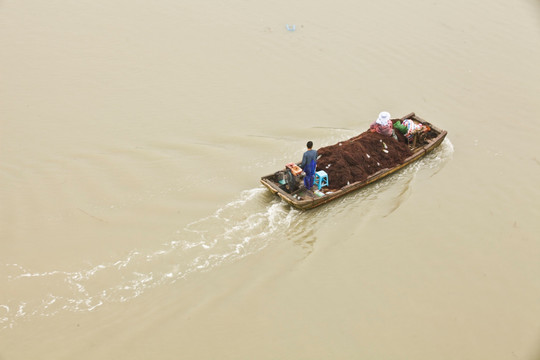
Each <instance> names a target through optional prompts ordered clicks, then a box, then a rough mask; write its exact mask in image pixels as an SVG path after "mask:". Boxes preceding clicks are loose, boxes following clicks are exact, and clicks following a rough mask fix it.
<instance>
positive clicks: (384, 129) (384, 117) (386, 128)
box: [369, 111, 397, 140]
mask: <svg viewBox="0 0 540 360" xmlns="http://www.w3.org/2000/svg"><path fill="white" fill-rule="evenodd" d="M369 129H370V130H371V131H372V132H378V133H379V134H382V135H386V136H392V137H393V138H394V139H396V140H397V135H396V134H395V133H394V127H393V126H392V121H391V120H390V113H388V112H386V111H383V112H381V113H380V114H379V117H378V118H377V120H375V122H373V123H372V124H371V125H370V126H369Z"/></svg>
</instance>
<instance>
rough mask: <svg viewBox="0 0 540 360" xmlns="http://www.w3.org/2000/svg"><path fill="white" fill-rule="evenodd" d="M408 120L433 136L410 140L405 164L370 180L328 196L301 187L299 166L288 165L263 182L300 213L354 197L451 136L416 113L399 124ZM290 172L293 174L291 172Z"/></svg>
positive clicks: (346, 187) (423, 133)
mask: <svg viewBox="0 0 540 360" xmlns="http://www.w3.org/2000/svg"><path fill="white" fill-rule="evenodd" d="M405 119H411V120H413V121H414V122H415V123H419V124H422V125H423V126H424V129H429V132H426V131H423V132H418V133H416V134H414V135H413V136H412V137H411V138H410V139H408V146H409V148H410V149H411V152H412V154H411V155H410V156H408V157H407V158H406V159H405V160H404V161H402V162H400V163H399V164H398V165H396V166H394V167H392V168H384V169H380V170H378V171H376V172H375V173H373V174H371V175H369V176H368V177H367V179H365V180H363V181H356V182H353V183H350V184H347V185H345V186H344V187H342V188H340V189H334V190H332V191H327V192H322V191H318V190H315V191H312V190H308V189H306V188H305V187H304V186H303V185H299V186H298V184H299V183H300V178H299V177H298V176H295V175H293V174H292V173H294V172H295V171H297V170H298V169H297V168H296V165H299V164H288V165H287V167H285V169H284V170H283V169H282V170H279V171H277V172H275V173H273V174H269V175H266V176H263V177H261V180H260V181H261V183H262V184H263V185H264V186H265V187H266V188H268V190H270V191H271V192H272V193H273V194H276V195H277V196H279V197H280V198H281V199H283V200H284V201H286V202H287V203H289V204H290V205H292V206H294V207H295V208H297V209H300V210H308V209H312V208H315V207H318V206H321V205H324V204H327V203H329V202H331V201H333V200H336V199H338V198H340V197H342V196H345V195H347V194H350V193H351V192H354V191H357V190H359V189H361V188H363V187H364V186H366V185H368V184H371V183H373V182H375V181H377V180H380V179H382V178H384V177H385V176H388V175H390V174H392V173H394V172H396V171H398V170H400V169H402V168H403V167H405V166H407V165H409V164H411V163H413V162H415V161H417V160H418V159H420V158H422V157H424V156H425V155H426V154H428V153H429V152H431V151H433V150H434V149H435V148H437V147H438V146H439V145H440V144H441V143H442V141H443V140H444V138H445V137H446V134H447V132H446V131H445V130H442V129H439V128H438V127H436V126H434V125H432V124H431V123H429V122H427V121H425V120H423V119H421V118H420V117H418V116H417V115H416V114H415V113H410V114H408V115H406V116H404V117H402V118H400V119H399V120H401V121H403V120H405ZM394 121H395V120H394ZM288 169H289V170H290V171H287V170H288ZM329 180H330V182H332V179H329ZM290 182H292V183H296V184H297V186H293V187H291V186H290V185H291V184H290Z"/></svg>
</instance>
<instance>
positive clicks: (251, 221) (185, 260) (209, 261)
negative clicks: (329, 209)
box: [0, 188, 300, 329]
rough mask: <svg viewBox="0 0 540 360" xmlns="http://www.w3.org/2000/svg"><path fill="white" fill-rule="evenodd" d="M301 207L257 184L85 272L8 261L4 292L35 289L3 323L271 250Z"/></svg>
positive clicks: (132, 293)
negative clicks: (144, 246)
mask: <svg viewBox="0 0 540 360" xmlns="http://www.w3.org/2000/svg"><path fill="white" fill-rule="evenodd" d="M262 204H263V205H262ZM299 214H300V213H299V212H298V211H297V210H294V209H292V208H290V207H289V206H287V205H286V204H284V203H282V202H280V201H279V200H278V199H276V198H274V197H271V198H270V197H269V196H268V194H267V192H266V191H265V190H264V189H263V188H255V189H251V190H247V191H244V192H243V193H242V194H241V196H240V197H239V199H237V200H235V201H233V202H231V203H229V204H227V205H225V206H224V207H222V208H220V209H219V210H217V211H216V212H215V213H214V214H213V215H211V216H208V217H205V218H202V219H199V220H197V221H195V222H192V223H190V224H188V225H187V226H186V227H184V228H183V229H179V230H177V231H176V234H174V235H173V236H172V238H173V240H171V241H169V242H168V243H165V244H163V245H162V246H161V247H160V248H158V249H155V250H153V251H148V252H143V251H138V250H133V251H131V252H130V253H129V254H128V255H127V256H125V257H124V258H122V259H118V260H117V261H114V262H109V263H103V264H99V265H94V266H90V267H88V268H85V269H82V270H78V271H62V270H52V271H48V272H33V271H32V270H31V269H27V268H25V267H23V266H21V265H18V264H4V265H3V266H0V274H1V278H0V285H1V287H2V288H3V289H6V290H7V291H4V294H3V295H2V297H3V296H9V294H11V296H12V297H15V296H18V295H16V294H17V293H16V292H15V290H14V289H16V288H21V287H22V288H25V289H30V290H28V291H27V292H25V294H24V296H23V297H20V296H19V298H17V299H3V300H2V301H0V329H6V328H12V327H13V326H15V325H16V324H17V323H18V322H20V321H25V320H29V319H31V318H33V317H49V316H54V315H55V314H57V313H59V312H64V311H70V312H89V311H93V310H95V309H97V308H99V307H101V306H103V305H105V304H107V303H118V302H126V301H129V300H131V299H133V298H135V297H137V296H140V295H142V294H143V293H145V292H147V291H148V290H150V289H152V288H155V287H157V286H161V285H164V284H171V283H174V282H176V281H178V280H180V279H183V278H185V277H187V276H189V275H190V274H191V273H194V272H204V271H209V270H211V269H213V268H215V267H218V266H220V265H221V264H224V263H227V262H233V261H236V260H238V259H241V258H243V257H245V256H248V255H250V254H253V253H255V252H258V251H260V250H261V249H264V248H265V247H266V246H267V245H268V244H269V243H270V242H271V241H272V239H275V238H276V236H280V235H279V234H280V232H283V233H286V231H287V229H288V228H289V227H290V226H291V224H292V223H293V222H294V221H295V219H296V217H297V216H298V215H299ZM10 290H13V291H10ZM0 299H1V297H0Z"/></svg>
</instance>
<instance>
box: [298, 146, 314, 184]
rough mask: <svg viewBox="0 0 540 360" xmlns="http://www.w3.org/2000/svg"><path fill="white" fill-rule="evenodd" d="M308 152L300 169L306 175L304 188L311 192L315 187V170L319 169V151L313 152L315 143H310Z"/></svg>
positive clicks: (303, 157)
mask: <svg viewBox="0 0 540 360" xmlns="http://www.w3.org/2000/svg"><path fill="white" fill-rule="evenodd" d="M306 146H307V151H306V152H305V153H304V155H303V156H302V164H301V165H300V167H301V168H302V170H303V171H304V172H305V173H306V176H305V177H304V186H305V187H306V189H308V190H311V188H312V187H313V179H314V177H315V169H316V167H317V150H313V142H312V141H308V142H307V144H306Z"/></svg>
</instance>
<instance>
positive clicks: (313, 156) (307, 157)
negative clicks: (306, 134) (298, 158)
mask: <svg viewBox="0 0 540 360" xmlns="http://www.w3.org/2000/svg"><path fill="white" fill-rule="evenodd" d="M312 161H315V162H317V150H308V151H306V152H305V153H304V155H303V156H302V164H301V165H300V167H301V168H302V170H304V171H305V172H306V173H307V172H308V169H307V166H308V165H310V164H311V162H312ZM313 170H315V169H313Z"/></svg>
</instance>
